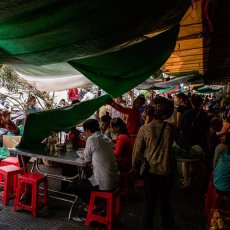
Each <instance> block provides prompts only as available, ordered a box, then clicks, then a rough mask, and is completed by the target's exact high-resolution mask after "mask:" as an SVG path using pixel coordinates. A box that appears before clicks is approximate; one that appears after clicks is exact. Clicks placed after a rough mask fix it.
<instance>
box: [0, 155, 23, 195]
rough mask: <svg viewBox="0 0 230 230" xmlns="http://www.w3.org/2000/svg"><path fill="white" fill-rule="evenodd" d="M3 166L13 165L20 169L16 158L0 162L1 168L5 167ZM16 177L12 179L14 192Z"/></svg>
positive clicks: (8, 158)
mask: <svg viewBox="0 0 230 230" xmlns="http://www.w3.org/2000/svg"><path fill="white" fill-rule="evenodd" d="M5 165H15V166H18V167H20V164H19V160H18V158H17V157H7V158H5V159H3V160H1V166H5ZM17 179H18V177H17V176H15V177H14V189H15V191H16V188H17V183H18V181H17ZM0 182H1V179H0Z"/></svg>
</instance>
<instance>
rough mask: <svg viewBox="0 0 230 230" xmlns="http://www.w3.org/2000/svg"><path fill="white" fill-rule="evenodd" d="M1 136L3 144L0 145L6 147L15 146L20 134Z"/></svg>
mask: <svg viewBox="0 0 230 230" xmlns="http://www.w3.org/2000/svg"><path fill="white" fill-rule="evenodd" d="M2 137H3V144H2V145H3V147H5V148H6V149H11V148H15V147H16V145H17V144H18V143H19V141H20V140H21V136H7V135H3V136H2Z"/></svg>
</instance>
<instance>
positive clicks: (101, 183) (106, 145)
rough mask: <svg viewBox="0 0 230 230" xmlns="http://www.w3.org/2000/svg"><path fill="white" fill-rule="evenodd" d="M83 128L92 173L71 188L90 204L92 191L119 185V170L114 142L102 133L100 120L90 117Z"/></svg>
mask: <svg viewBox="0 0 230 230" xmlns="http://www.w3.org/2000/svg"><path fill="white" fill-rule="evenodd" d="M83 128H84V131H85V136H86V138H87V140H86V147H85V150H84V158H85V161H86V162H89V163H90V162H92V175H91V176H90V177H89V178H87V179H81V180H80V181H77V182H74V183H72V184H71V186H70V190H71V192H72V193H75V194H76V195H78V196H79V197H80V198H81V199H82V201H84V202H85V203H87V204H88V203H89V200H90V194H91V191H95V190H103V191H111V190H114V189H115V188H116V187H118V185H119V171H118V167H117V163H116V158H115V155H114V153H113V148H112V142H111V141H110V139H109V138H107V137H106V136H105V135H103V134H101V132H100V127H99V123H98V121H97V120H95V119H89V120H87V121H85V122H84V123H83ZM74 219H75V220H79V218H74ZM81 219H82V218H81Z"/></svg>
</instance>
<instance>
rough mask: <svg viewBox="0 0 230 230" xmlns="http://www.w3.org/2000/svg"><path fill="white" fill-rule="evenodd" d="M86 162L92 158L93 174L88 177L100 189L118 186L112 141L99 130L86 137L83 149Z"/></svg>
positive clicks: (117, 173) (110, 188)
mask: <svg viewBox="0 0 230 230" xmlns="http://www.w3.org/2000/svg"><path fill="white" fill-rule="evenodd" d="M84 158H85V161H86V162H90V161H91V160H92V165H93V175H92V176H91V177H90V178H89V180H90V182H91V184H92V185H93V186H96V185H99V189H100V190H112V189H114V188H116V187H117V186H118V183H119V172H118V167H117V162H116V158H115V155H114V153H113V149H112V142H111V140H110V139H109V138H107V137H106V136H105V135H103V134H101V133H100V132H99V131H98V132H95V133H94V134H93V135H92V136H90V137H88V139H87V141H86V147H85V150H84Z"/></svg>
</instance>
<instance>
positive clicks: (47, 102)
mask: <svg viewBox="0 0 230 230" xmlns="http://www.w3.org/2000/svg"><path fill="white" fill-rule="evenodd" d="M0 83H1V85H2V86H3V87H5V88H6V89H7V90H8V91H9V93H7V94H2V93H0V96H1V97H5V98H6V100H8V101H9V102H10V103H11V104H13V105H14V106H15V108H17V109H19V110H22V111H24V112H26V110H27V99H28V98H29V97H30V96H31V95H33V96H35V97H36V99H37V102H38V104H39V105H40V107H41V108H42V109H43V110H46V109H50V108H52V105H53V98H52V97H51V96H50V95H49V94H48V93H47V92H42V91H39V90H37V89H36V88H35V87H34V86H32V85H30V84H29V83H28V82H27V81H26V80H24V79H22V78H20V77H19V75H18V74H16V73H15V72H14V71H13V70H12V69H11V68H10V67H8V66H6V65H3V66H2V67H1V69H0Z"/></svg>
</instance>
